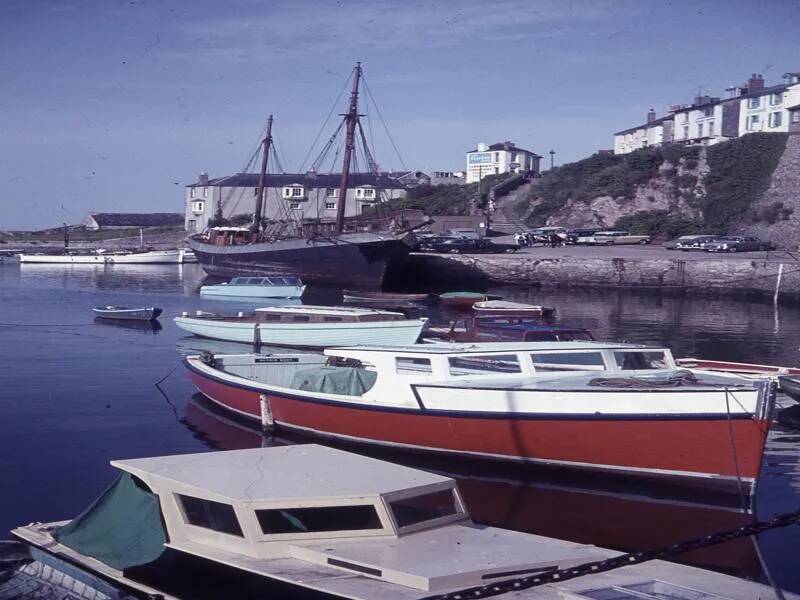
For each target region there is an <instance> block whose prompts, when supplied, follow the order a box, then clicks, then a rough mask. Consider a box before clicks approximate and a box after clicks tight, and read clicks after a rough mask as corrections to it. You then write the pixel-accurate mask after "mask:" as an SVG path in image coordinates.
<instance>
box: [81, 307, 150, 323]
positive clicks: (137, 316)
mask: <svg viewBox="0 0 800 600" xmlns="http://www.w3.org/2000/svg"><path fill="white" fill-rule="evenodd" d="M92 311H94V314H95V315H96V316H97V318H98V319H113V320H115V321H154V320H156V319H157V318H158V316H159V315H160V314H161V309H160V308H129V309H103V308H93V309H92Z"/></svg>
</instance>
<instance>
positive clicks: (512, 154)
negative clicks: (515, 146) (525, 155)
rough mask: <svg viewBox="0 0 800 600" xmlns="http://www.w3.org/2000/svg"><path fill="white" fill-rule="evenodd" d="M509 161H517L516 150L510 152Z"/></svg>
mask: <svg viewBox="0 0 800 600" xmlns="http://www.w3.org/2000/svg"><path fill="white" fill-rule="evenodd" d="M511 162H517V153H516V152H512V153H511Z"/></svg>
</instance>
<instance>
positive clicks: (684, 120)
mask: <svg viewBox="0 0 800 600" xmlns="http://www.w3.org/2000/svg"><path fill="white" fill-rule="evenodd" d="M783 77H784V80H785V82H784V83H782V84H778V85H773V86H769V87H767V86H765V85H764V78H763V76H761V75H759V74H756V73H753V74H752V75H751V76H750V78H749V79H748V80H747V82H746V83H744V84H742V85H737V86H732V87H729V88H728V89H727V90H726V92H727V97H725V98H720V97H712V96H708V95H698V96H696V97H695V98H694V101H693V102H692V103H691V104H688V105H687V104H677V105H676V104H674V105H672V106H670V107H669V111H668V114H667V115H666V116H664V117H661V118H660V119H659V118H656V113H655V111H654V110H653V109H650V112H649V113H648V115H647V122H646V123H644V124H643V125H638V126H636V127H632V128H630V129H625V130H623V131H619V132H617V133H615V134H614V154H626V153H628V152H633V151H634V150H638V149H639V148H645V147H648V146H658V145H660V144H665V143H669V142H673V143H679V144H702V145H713V144H716V143H719V142H722V141H725V140H729V139H732V138H736V137H740V136H743V135H746V134H748V133H751V132H754V131H765V132H787V131H800V73H786V74H785V75H784V76H783Z"/></svg>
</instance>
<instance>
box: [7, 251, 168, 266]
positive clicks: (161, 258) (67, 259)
mask: <svg viewBox="0 0 800 600" xmlns="http://www.w3.org/2000/svg"><path fill="white" fill-rule="evenodd" d="M19 262H21V263H26V264H36V263H39V264H67V265H93V264H97V265H112V264H120V265H155V264H179V263H182V262H183V253H182V252H181V251H180V250H154V251H151V252H132V253H130V254H114V253H101V254H20V255H19Z"/></svg>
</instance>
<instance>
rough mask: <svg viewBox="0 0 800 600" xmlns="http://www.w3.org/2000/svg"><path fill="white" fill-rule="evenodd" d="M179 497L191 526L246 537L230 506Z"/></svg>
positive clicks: (188, 497) (211, 501) (201, 499)
mask: <svg viewBox="0 0 800 600" xmlns="http://www.w3.org/2000/svg"><path fill="white" fill-rule="evenodd" d="M177 496H178V499H179V500H180V503H181V506H182V507H183V514H184V515H186V522H187V523H189V524H190V525H196V526H197V527H203V528H205V529H211V530H212V531H219V532H220V533H227V534H230V535H238V536H239V537H244V536H243V535H242V528H241V526H240V525H239V521H238V520H237V519H236V513H235V512H234V510H233V507H232V506H231V505H230V504H223V503H221V502H214V501H213V500H205V499H203V498H195V497H193V496H184V495H182V494H177Z"/></svg>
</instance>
